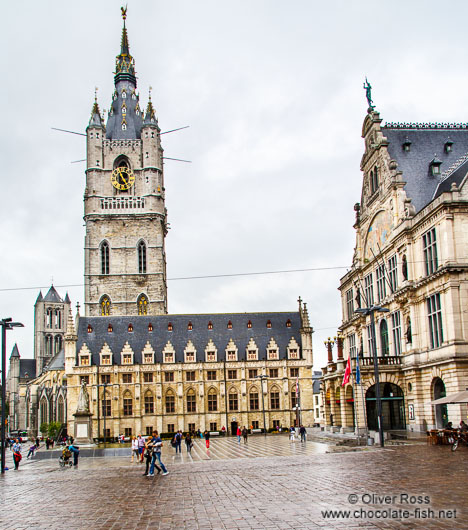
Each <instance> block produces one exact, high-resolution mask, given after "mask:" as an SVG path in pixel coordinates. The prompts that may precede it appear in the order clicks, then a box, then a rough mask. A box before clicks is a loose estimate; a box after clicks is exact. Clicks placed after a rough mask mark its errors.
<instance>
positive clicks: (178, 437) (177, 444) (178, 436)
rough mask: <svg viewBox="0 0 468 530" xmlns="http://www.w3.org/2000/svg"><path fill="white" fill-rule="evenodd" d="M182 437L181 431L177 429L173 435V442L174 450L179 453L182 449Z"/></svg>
mask: <svg viewBox="0 0 468 530" xmlns="http://www.w3.org/2000/svg"><path fill="white" fill-rule="evenodd" d="M182 438H183V434H182V431H177V433H176V435H175V436H174V442H175V452H176V453H180V452H181V451H182V448H181V446H182Z"/></svg>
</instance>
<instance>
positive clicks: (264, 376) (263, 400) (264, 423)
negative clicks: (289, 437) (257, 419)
mask: <svg viewBox="0 0 468 530" xmlns="http://www.w3.org/2000/svg"><path fill="white" fill-rule="evenodd" d="M267 378H268V376H267V375H265V374H262V375H257V379H260V391H261V394H262V410H263V433H264V435H265V436H266V420H265V398H264V397H263V380H264V379H267Z"/></svg>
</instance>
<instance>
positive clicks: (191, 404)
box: [186, 388, 197, 412]
mask: <svg viewBox="0 0 468 530" xmlns="http://www.w3.org/2000/svg"><path fill="white" fill-rule="evenodd" d="M186 400H187V412H197V398H196V396H195V391H194V390H193V388H191V389H190V390H189V391H188V392H187V396H186Z"/></svg>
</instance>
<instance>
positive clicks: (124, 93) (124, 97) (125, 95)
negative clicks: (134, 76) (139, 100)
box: [122, 88, 127, 99]
mask: <svg viewBox="0 0 468 530" xmlns="http://www.w3.org/2000/svg"><path fill="white" fill-rule="evenodd" d="M126 97H127V92H126V91H125V88H124V89H123V90H122V99H126Z"/></svg>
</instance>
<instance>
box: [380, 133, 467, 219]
mask: <svg viewBox="0 0 468 530" xmlns="http://www.w3.org/2000/svg"><path fill="white" fill-rule="evenodd" d="M382 133H383V134H384V136H385V137H386V138H387V139H388V142H389V145H388V152H389V155H390V157H391V158H392V159H394V160H396V161H397V163H398V170H400V171H402V172H403V176H402V178H403V180H404V181H405V182H406V185H405V190H406V193H407V195H408V197H409V198H411V200H412V204H413V205H414V207H415V208H416V212H419V211H420V210H422V209H423V208H424V207H425V206H426V205H427V204H429V203H430V202H431V201H432V200H433V198H434V197H435V194H436V192H437V189H438V187H439V183H440V177H438V176H432V175H431V171H430V167H429V164H430V162H431V160H432V159H433V158H434V155H437V158H439V160H441V161H442V164H441V166H440V172H441V173H443V172H445V171H446V170H448V169H449V167H450V166H451V165H452V164H454V163H455V162H456V161H457V160H458V159H459V158H461V157H462V156H463V155H465V154H466V153H468V129H467V128H466V126H465V127H462V126H461V125H455V124H454V126H453V127H451V126H450V125H447V126H440V127H437V126H435V125H434V126H430V125H429V124H419V125H417V124H412V125H411V126H408V127H407V128H405V127H403V126H392V124H386V125H385V126H383V127H382ZM406 139H408V140H409V141H410V142H411V146H410V150H409V151H408V152H407V151H404V150H403V147H402V146H403V143H404V142H405V141H406ZM448 139H450V140H451V141H452V142H453V145H452V151H451V152H449V153H446V152H445V149H444V146H445V143H446V142H447V140H448ZM447 186H448V187H449V188H450V184H449V183H447ZM437 193H439V192H437Z"/></svg>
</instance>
